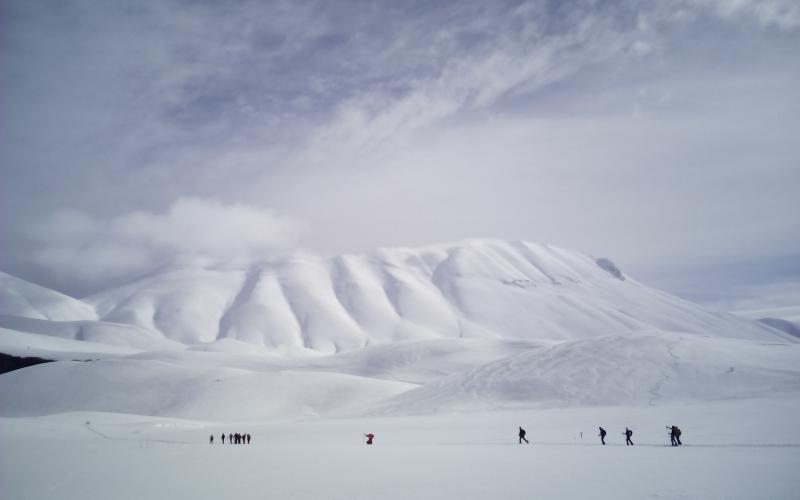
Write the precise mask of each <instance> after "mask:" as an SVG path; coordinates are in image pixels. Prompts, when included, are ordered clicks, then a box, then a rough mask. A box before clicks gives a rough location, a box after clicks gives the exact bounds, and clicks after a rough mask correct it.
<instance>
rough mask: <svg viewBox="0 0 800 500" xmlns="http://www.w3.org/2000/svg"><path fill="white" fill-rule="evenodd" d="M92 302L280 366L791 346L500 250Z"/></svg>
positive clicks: (591, 261)
mask: <svg viewBox="0 0 800 500" xmlns="http://www.w3.org/2000/svg"><path fill="white" fill-rule="evenodd" d="M86 301H87V302H89V303H91V304H92V305H94V306H96V309H97V311H98V313H99V315H100V317H101V318H102V319H103V320H104V321H109V322H113V323H124V324H131V325H136V326H139V327H141V328H145V329H147V330H149V331H157V332H160V333H161V334H163V335H164V336H165V337H167V338H169V339H171V340H174V341H177V342H181V343H184V344H190V345H191V344H196V343H207V342H211V341H215V340H221V339H229V340H230V339H233V340H238V341H242V342H245V343H248V344H251V345H254V346H258V347H259V348H263V349H266V350H269V351H272V352H276V353H284V354H297V353H303V352H305V353H327V354H330V353H336V352H344V351H352V350H355V349H359V348H362V347H364V346H367V345H371V344H375V343H385V342H394V341H402V340H425V339H437V338H505V339H549V340H577V339H582V338H591V337H596V336H601V335H609V334H617V333H624V332H634V331H642V330H653V329H655V330H667V331H680V332H686V333H695V334H703V335H715V336H725V337H733V338H749V339H759V338H776V339H778V338H779V339H787V338H789V337H788V336H787V335H785V334H783V333H781V332H778V331H776V330H774V329H772V328H769V327H768V326H766V325H762V324H759V323H757V322H754V321H750V320H746V319H741V318H737V317H735V316H732V315H728V314H724V313H714V312H710V311H707V310H705V309H703V308H701V307H699V306H697V305H695V304H692V303H689V302H687V301H684V300H681V299H678V298H676V297H673V296H670V295H668V294H666V293H663V292H660V291H657V290H654V289H652V288H649V287H647V286H644V285H642V284H640V283H637V282H636V281H634V280H632V279H630V278H629V277H628V276H626V275H624V274H623V273H622V272H621V271H620V270H619V269H617V267H616V266H615V265H614V264H613V263H611V262H610V261H608V260H607V259H595V258H593V257H590V256H587V255H583V254H580V253H577V252H572V251H568V250H563V249H560V248H556V247H552V246H549V245H537V244H533V243H527V242H505V241H494V240H474V241H467V242H461V243H454V244H449V245H438V246H432V247H425V248H420V249H402V248H401V249H389V250H387V249H382V250H378V251H375V252H373V253H371V254H367V255H343V256H337V257H333V258H323V257H319V256H315V255H311V254H307V253H299V254H294V255H291V256H287V257H284V258H280V259H273V260H269V261H263V262H258V263H254V264H251V265H249V266H244V267H226V266H217V267H213V268H202V269H201V268H187V267H183V268H175V269H171V270H167V271H163V272H161V273H159V274H156V275H154V276H151V277H149V278H146V279H143V280H139V281H136V282H133V283H130V284H128V285H126V286H123V287H120V288H117V289H113V290H109V291H106V292H103V293H100V294H97V295H95V296H92V297H90V298H87V299H86Z"/></svg>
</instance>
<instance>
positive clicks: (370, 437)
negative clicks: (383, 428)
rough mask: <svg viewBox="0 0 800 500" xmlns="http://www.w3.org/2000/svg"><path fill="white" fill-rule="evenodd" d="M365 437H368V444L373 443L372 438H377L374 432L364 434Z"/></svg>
mask: <svg viewBox="0 0 800 500" xmlns="http://www.w3.org/2000/svg"><path fill="white" fill-rule="evenodd" d="M364 437H366V438H367V444H372V440H373V439H374V438H375V434H372V433H369V434H364Z"/></svg>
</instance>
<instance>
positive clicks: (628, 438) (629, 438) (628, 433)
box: [622, 427, 633, 446]
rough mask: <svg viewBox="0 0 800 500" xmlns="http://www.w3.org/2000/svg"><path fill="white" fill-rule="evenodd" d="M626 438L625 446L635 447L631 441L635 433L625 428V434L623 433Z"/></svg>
mask: <svg viewBox="0 0 800 500" xmlns="http://www.w3.org/2000/svg"><path fill="white" fill-rule="evenodd" d="M622 434H623V435H624V436H625V446H633V441H631V436H633V431H632V430H630V429H628V428H627V427H625V432H623V433H622Z"/></svg>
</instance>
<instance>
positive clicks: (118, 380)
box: [0, 240, 800, 499]
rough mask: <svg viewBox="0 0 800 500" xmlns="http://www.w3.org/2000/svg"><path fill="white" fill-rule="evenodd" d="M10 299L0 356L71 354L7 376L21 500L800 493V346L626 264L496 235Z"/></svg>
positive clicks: (2, 403) (14, 489)
mask: <svg viewBox="0 0 800 500" xmlns="http://www.w3.org/2000/svg"><path fill="white" fill-rule="evenodd" d="M0 286H2V287H3V288H2V290H0V299H2V301H1V302H0V352H2V353H6V354H11V355H14V356H39V357H43V358H47V359H52V360H58V361H57V362H54V363H45V364H39V365H36V366H31V367H27V368H23V369H19V370H15V371H12V372H8V373H5V374H2V375H0V448H2V450H3V453H1V454H0V498H13V499H28V498H30V499H38V498H65V499H71V498H75V499H94V498H97V499H101V498H102V499H105V498H137V499H138V498H165V499H166V498H170V499H182V498H191V499H198V498H220V497H224V498H232V499H239V498H241V499H249V498H260V499H261V498H309V499H317V498H331V499H338V498H341V499H345V498H347V499H351V498H363V499H383V498H386V499H389V498H398V499H399V498H409V497H417V498H486V499H489V498H492V499H493V498H531V497H538V498H567V499H569V498H576V499H577V498H581V499H584V498H614V499H625V498H631V499H633V498H637V499H638V498H679V499H710V498H711V499H732V498H742V499H745V498H747V499H751V498H768V499H772V498H776V499H783V498H786V499H789V498H792V499H794V498H797V491H800V481H799V480H798V479H797V478H798V476H797V474H796V471H797V470H798V466H800V430H798V429H796V428H795V427H794V426H795V424H796V415H798V414H800V412H798V410H800V342H798V339H797V338H796V337H794V336H793V335H790V334H787V333H786V332H783V331H780V330H778V329H775V328H771V327H770V326H768V325H766V324H763V323H759V322H757V321H753V320H749V319H744V318H737V317H735V316H732V315H728V314H724V313H718V312H714V311H708V310H705V309H703V308H702V307H700V306H697V305H695V304H692V303H689V302H686V301H683V300H681V299H678V298H676V297H672V296H670V295H668V294H665V293H663V292H660V291H658V290H654V289H652V288H649V287H647V286H645V285H643V284H641V283H638V282H636V281H634V280H633V279H631V278H630V277H629V276H627V275H625V274H624V273H623V272H622V271H620V270H619V269H618V268H617V267H616V266H615V265H614V264H613V263H612V262H611V261H609V260H608V259H597V258H594V257H590V256H586V255H582V254H579V253H576V252H571V251H567V250H563V249H558V248H555V247H550V246H546V245H535V244H531V243H526V242H499V241H492V240H475V241H470V242H465V243H460V244H449V245H439V246H434V247H427V248H423V249H395V250H380V251H377V252H374V253H372V254H368V255H362V256H341V257H334V258H322V257H316V256H311V255H308V254H298V255H293V256H288V257H283V258H280V259H274V260H271V261H259V262H254V263H247V264H241V263H237V264H236V265H233V264H228V265H217V266H211V267H183V268H168V269H162V270H161V271H160V272H158V273H155V274H153V275H152V276H149V277H147V278H144V279H138V280H135V281H132V282H130V283H128V284H126V285H124V286H121V287H118V288H115V289H113V290H108V291H105V292H102V293H99V294H96V295H94V296H92V297H89V298H86V299H84V300H78V299H75V298H71V297H67V296H65V295H63V294H60V293H58V292H55V291H51V290H47V289H44V288H41V287H38V286H36V285H32V284H30V283H25V282H24V281H22V280H19V279H17V278H14V277H12V276H9V275H0ZM671 424H677V425H679V426H681V428H682V429H683V430H684V435H683V438H684V441H685V443H686V445H685V446H683V447H681V448H672V447H670V446H667V443H668V439H667V436H666V429H665V428H664V426H665V425H671ZM600 425H602V426H603V427H605V428H606V429H607V430H608V431H609V436H608V441H609V445H608V446H605V447H601V446H600V445H599V443H598V439H597V437H596V433H597V427H598V426H600ZM518 426H523V427H525V428H527V429H528V431H529V433H530V434H529V438H532V442H533V444H532V445H527V446H519V445H517V443H516V430H517V427H518ZM626 426H628V427H631V428H632V429H634V432H635V433H634V442H636V443H637V445H636V446H635V447H633V448H630V447H628V448H626V447H623V446H621V444H622V443H623V442H624V439H623V438H622V436H621V435H620V433H621V432H622V431H623V430H624V428H625V427H626ZM222 432H225V433H229V432H249V433H251V434H252V435H253V436H254V438H255V441H254V442H253V444H251V445H248V446H236V445H227V444H226V445H225V446H224V447H223V446H222V445H221V444H219V435H220V434H221V433H222ZM366 432H374V433H375V434H376V435H377V439H376V444H375V445H374V446H371V447H368V446H365V445H364V444H363V434H364V433H366ZM211 433H213V434H214V435H215V436H216V437H217V443H215V445H214V446H210V445H209V444H208V436H209V434H211Z"/></svg>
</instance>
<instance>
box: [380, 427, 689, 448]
mask: <svg viewBox="0 0 800 500" xmlns="http://www.w3.org/2000/svg"><path fill="white" fill-rule="evenodd" d="M667 430H669V437H670V440H671V441H672V446H680V445H682V444H683V443H681V430H680V429H679V428H678V426H677V425H668V426H667ZM526 434H527V432H526V431H525V429H523V428H522V427H520V428H519V434H518V435H519V444H522V442H523V441H525V442H526V443H528V440H527V439H526V438H525V435H526ZM606 434H607V432H606V430H605V429H603V428H602V427H600V434H599V436H600V442H601V443H602V444H603V445H605V444H606ZM581 435H582V433H581ZM622 435H623V436H625V446H633V440H632V439H631V437H632V436H633V431H632V430H630V429H628V428H627V427H625V432H623V433H622ZM370 444H372V443H370Z"/></svg>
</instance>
